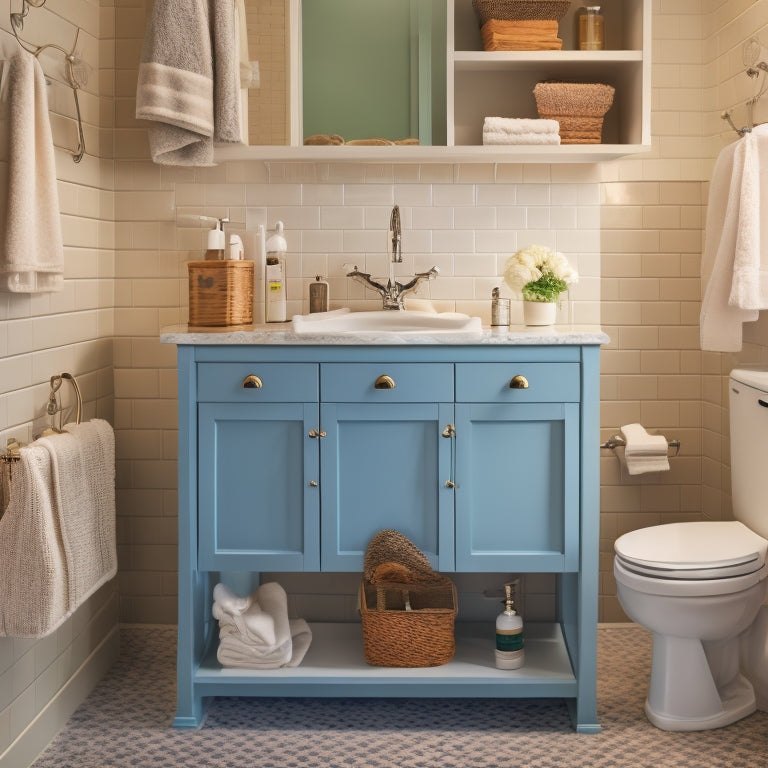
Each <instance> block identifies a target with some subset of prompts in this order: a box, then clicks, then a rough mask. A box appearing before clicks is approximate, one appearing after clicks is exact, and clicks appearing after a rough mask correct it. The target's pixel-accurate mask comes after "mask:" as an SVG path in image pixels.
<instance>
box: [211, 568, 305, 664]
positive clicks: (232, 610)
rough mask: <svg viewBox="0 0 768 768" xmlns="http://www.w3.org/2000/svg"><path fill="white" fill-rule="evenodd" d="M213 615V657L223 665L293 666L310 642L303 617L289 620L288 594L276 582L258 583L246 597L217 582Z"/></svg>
mask: <svg viewBox="0 0 768 768" xmlns="http://www.w3.org/2000/svg"><path fill="white" fill-rule="evenodd" d="M213 615H214V618H216V619H217V620H218V622H219V647H218V650H217V658H218V660H219V663H220V664H221V665H222V666H225V667H243V668H249V669H276V668H278V667H295V666H298V665H299V664H300V663H301V661H302V659H303V658H304V655H305V654H306V652H307V649H308V648H309V645H310V643H311V641H312V632H311V630H310V628H309V625H308V624H307V623H306V622H305V621H304V620H303V619H290V620H289V618H288V597H287V595H286V594H285V590H284V589H283V588H282V587H281V586H280V585H279V584H278V583H277V582H268V583H267V584H262V585H261V586H260V587H259V588H258V589H257V590H256V591H255V592H254V593H253V595H251V596H249V597H247V598H239V597H237V595H235V594H234V593H232V592H231V590H229V589H228V588H227V587H225V586H224V585H222V584H217V585H216V587H215V588H214V604H213ZM267 617H268V618H269V619H271V623H270V622H269V621H267V620H266V619H267Z"/></svg>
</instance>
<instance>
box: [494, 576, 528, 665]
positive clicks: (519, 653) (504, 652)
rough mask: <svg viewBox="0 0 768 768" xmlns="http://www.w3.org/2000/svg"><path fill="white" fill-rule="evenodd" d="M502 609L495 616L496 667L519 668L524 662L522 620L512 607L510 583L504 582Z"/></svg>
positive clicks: (513, 603)
mask: <svg viewBox="0 0 768 768" xmlns="http://www.w3.org/2000/svg"><path fill="white" fill-rule="evenodd" d="M504 591H505V593H506V599H505V600H504V611H503V612H502V613H500V614H499V615H498V616H497V618H496V667H497V668H498V669H519V668H520V667H522V666H523V663H524V662H525V649H524V640H523V620H522V618H521V617H520V616H518V614H517V611H515V609H514V605H515V601H514V600H513V599H512V585H511V584H505V585H504Z"/></svg>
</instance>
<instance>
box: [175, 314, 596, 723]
mask: <svg viewBox="0 0 768 768" xmlns="http://www.w3.org/2000/svg"><path fill="white" fill-rule="evenodd" d="M277 328H279V329H280V330H275V326H272V327H269V326H257V327H256V329H255V330H253V331H220V332H216V331H211V332H187V330H186V328H182V327H179V328H171V329H167V330H166V331H165V332H164V333H163V337H162V340H163V341H164V342H166V343H173V344H176V345H178V365H179V617H178V621H179V644H178V710H177V714H176V719H175V723H174V724H175V725H176V726H181V727H184V726H186V727H194V726H198V725H199V724H200V722H201V718H202V717H203V714H204V710H205V702H206V698H207V697H211V696H238V695H241V696H350V697H355V696H382V697H394V696H403V697H414V696H416V697H418V696H423V697H497V698H521V697H523V698H529V697H536V698H539V697H557V698H563V699H566V700H567V701H568V702H569V704H570V705H571V710H572V715H573V720H574V724H575V727H576V729H577V730H578V731H580V732H585V733H593V732H597V731H598V730H599V725H598V723H597V716H596V693H595V686H596V647H595V646H596V627H597V591H598V589H597V587H598V584H597V579H598V575H597V574H598V491H599V480H598V454H599V433H598V426H599V420H598V406H599V391H598V390H599V378H598V377H599V345H600V344H603V343H605V342H606V341H607V340H608V338H607V336H605V335H604V334H603V333H602V332H601V331H600V330H599V329H595V328H580V329H579V328H567V329H566V328H564V329H557V328H555V329H551V328H547V329H544V330H542V331H537V330H535V329H525V328H520V329H518V330H510V332H509V333H504V334H495V333H494V334H492V333H491V332H490V331H483V332H482V334H481V335H479V336H473V337H469V338H468V337H456V338H453V337H452V336H451V335H440V336H438V335H435V336H432V337H430V336H414V335H404V336H398V335H392V334H390V335H387V336H365V337H356V336H351V335H346V336H338V337H333V338H323V337H321V338H317V339H314V338H307V337H300V336H296V335H295V334H293V333H292V332H290V331H289V330H285V329H286V328H288V329H290V325H286V326H277ZM383 528H395V529H397V530H399V531H401V532H402V533H404V534H405V535H406V536H408V537H409V538H410V539H412V540H413V541H414V542H415V543H416V544H417V545H418V546H419V548H420V549H421V550H422V551H423V552H424V553H425V554H426V555H427V557H428V558H429V560H430V562H431V563H432V565H433V567H434V568H436V569H438V570H440V571H442V572H444V573H447V574H450V573H452V572H476V573H483V572H485V573H490V572H502V573H553V574H556V581H557V618H556V620H555V621H552V622H549V623H542V624H537V623H532V622H527V623H526V663H525V666H524V667H522V668H521V669H517V670H498V669H496V668H495V665H494V649H493V638H494V633H493V626H492V625H489V624H488V623H482V624H481V625H477V624H474V623H472V622H464V621H462V615H461V612H460V613H459V615H458V616H457V624H456V646H457V650H456V655H455V657H454V659H453V661H451V662H450V663H448V664H446V665H444V666H439V667H432V668H426V669H399V668H398V669H392V668H381V667H372V666H369V665H367V664H366V663H365V661H364V658H363V648H362V635H361V630H360V625H359V624H358V623H354V622H347V623H333V622H327V623H312V624H311V627H312V632H313V640H312V645H311V647H310V649H309V651H308V653H307V655H306V657H305V659H304V660H303V662H302V664H301V665H300V666H299V667H296V668H282V669H274V670H237V669H224V668H222V667H221V666H220V664H219V663H218V661H217V659H216V648H217V644H218V626H217V624H216V622H215V621H214V620H213V618H212V616H211V605H212V589H213V586H214V585H215V584H216V582H217V580H218V578H219V575H220V574H221V573H226V572H251V573H259V572H270V573H274V572H278V573H279V572H281V571H282V572H297V571H299V572H302V571H303V572H310V573H317V572H325V571H333V572H339V571H347V572H361V571H362V567H363V557H364V553H365V549H366V546H367V544H368V542H369V540H370V539H371V537H372V536H373V535H374V534H375V533H376V532H377V531H379V530H381V529H383Z"/></svg>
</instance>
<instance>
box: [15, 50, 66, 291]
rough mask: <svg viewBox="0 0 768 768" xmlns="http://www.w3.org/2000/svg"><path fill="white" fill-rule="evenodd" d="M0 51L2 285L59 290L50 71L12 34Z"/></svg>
mask: <svg viewBox="0 0 768 768" xmlns="http://www.w3.org/2000/svg"><path fill="white" fill-rule="evenodd" d="M0 56H2V58H3V61H2V68H3V72H2V80H3V85H2V91H3V94H4V95H5V96H7V98H3V101H2V103H0V123H2V124H4V125H6V126H7V128H6V129H5V130H2V131H0V132H2V133H3V135H5V136H6V138H7V143H4V145H3V149H2V155H1V157H0V160H3V161H6V162H7V176H6V175H5V174H3V175H2V180H1V181H0V232H2V233H3V238H4V240H3V242H2V248H0V290H2V291H8V292H12V293H42V292H49V291H60V290H62V288H63V286H64V283H63V274H64V247H63V244H62V236H61V217H60V213H59V195H58V186H57V181H56V160H55V157H54V150H53V138H52V136H51V124H50V119H49V116H48V96H47V88H46V85H45V76H44V75H43V70H42V68H41V67H40V62H39V61H38V60H37V58H35V56H33V55H32V54H31V53H28V52H27V51H25V50H23V49H22V48H21V47H20V46H19V45H18V43H17V42H16V41H15V40H13V39H11V40H7V39H5V40H3V43H2V51H0ZM0 127H2V126H0ZM4 169H5V168H3V170H4Z"/></svg>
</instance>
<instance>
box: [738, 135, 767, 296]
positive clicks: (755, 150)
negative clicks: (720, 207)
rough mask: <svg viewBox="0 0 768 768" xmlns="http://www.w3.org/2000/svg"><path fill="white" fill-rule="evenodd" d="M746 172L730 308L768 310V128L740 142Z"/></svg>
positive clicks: (744, 171) (745, 137) (740, 201)
mask: <svg viewBox="0 0 768 768" xmlns="http://www.w3.org/2000/svg"><path fill="white" fill-rule="evenodd" d="M741 141H742V143H743V144H744V169H743V175H742V180H741V190H740V193H741V194H740V196H739V223H738V227H737V230H736V248H735V252H734V261H733V281H732V284H731V293H730V297H729V299H728V304H729V305H730V306H732V307H738V308H739V309H747V310H749V309H752V310H754V309H758V310H759V309H768V235H766V234H765V233H764V231H763V229H764V228H762V227H761V226H760V222H761V221H763V222H765V221H768V125H758V126H755V127H754V128H753V129H752V130H751V131H750V132H749V133H747V134H746V135H745V136H744V138H743V139H742V140H741Z"/></svg>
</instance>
